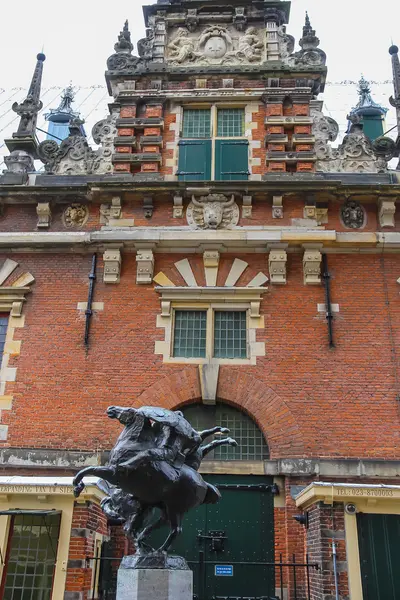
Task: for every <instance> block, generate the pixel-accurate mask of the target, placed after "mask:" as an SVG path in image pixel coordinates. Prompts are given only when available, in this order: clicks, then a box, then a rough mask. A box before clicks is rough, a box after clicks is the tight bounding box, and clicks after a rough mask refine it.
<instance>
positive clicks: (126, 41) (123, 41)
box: [114, 20, 133, 54]
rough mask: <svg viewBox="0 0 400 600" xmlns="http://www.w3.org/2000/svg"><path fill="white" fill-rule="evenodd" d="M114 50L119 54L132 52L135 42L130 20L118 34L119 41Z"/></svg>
mask: <svg viewBox="0 0 400 600" xmlns="http://www.w3.org/2000/svg"><path fill="white" fill-rule="evenodd" d="M114 50H115V52H116V53H117V54H119V53H120V52H122V53H123V54H131V53H132V50H133V44H132V42H131V32H130V31H129V23H128V20H126V21H125V23H124V27H123V29H122V31H121V32H120V34H119V36H118V42H117V43H116V44H115V45H114Z"/></svg>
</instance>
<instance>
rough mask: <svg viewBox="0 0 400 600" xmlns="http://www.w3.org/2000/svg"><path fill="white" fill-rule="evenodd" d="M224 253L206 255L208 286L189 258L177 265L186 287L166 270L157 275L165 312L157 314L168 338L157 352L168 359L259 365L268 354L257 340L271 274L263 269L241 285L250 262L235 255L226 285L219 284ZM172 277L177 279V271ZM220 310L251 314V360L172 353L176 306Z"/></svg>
mask: <svg viewBox="0 0 400 600" xmlns="http://www.w3.org/2000/svg"><path fill="white" fill-rule="evenodd" d="M219 259H220V255H219V252H218V251H206V252H204V254H203V264H204V280H205V282H206V285H205V286H201V285H199V284H198V282H197V280H196V276H195V272H194V269H193V268H192V265H191V262H190V260H189V259H187V258H184V259H182V260H180V261H178V262H176V263H175V264H174V267H175V269H176V272H177V275H178V273H179V275H180V276H181V277H182V278H183V280H184V282H185V284H186V285H185V286H181V285H177V284H176V283H174V281H172V280H171V279H170V278H169V277H167V275H165V273H163V272H162V271H161V272H159V273H157V275H156V276H155V277H154V282H155V283H156V291H157V292H158V293H159V294H160V297H161V314H159V315H158V317H157V327H159V328H163V329H164V330H165V337H164V340H160V341H157V342H156V344H155V353H156V354H162V355H163V360H164V362H172V363H183V362H187V363H194V364H210V363H211V364H256V361H257V357H259V356H265V343H264V342H258V341H257V340H256V330H257V329H263V328H264V317H263V316H261V315H260V304H261V300H262V296H263V294H265V293H266V292H267V290H268V288H266V287H264V286H265V284H266V283H267V282H268V277H267V275H265V273H263V272H259V273H258V274H257V275H256V276H255V277H253V279H252V280H251V281H250V282H249V283H248V284H247V285H246V286H245V287H240V286H238V285H237V283H238V281H239V279H240V277H241V276H242V275H243V273H244V272H245V271H246V269H247V268H248V267H249V264H248V263H247V262H245V261H244V260H241V259H240V258H235V259H234V260H233V262H232V265H231V268H230V270H229V273H228V275H227V277H226V278H225V280H224V282H223V285H221V286H217V281H218V271H219ZM171 278H172V279H175V277H174V276H173V274H171ZM209 307H212V308H214V309H217V310H218V309H219V310H232V309H236V310H246V311H247V313H248V358H247V359H216V358H211V357H208V358H204V359H199V358H196V359H192V358H175V357H173V356H172V354H171V346H172V337H173V315H174V308H187V309H199V308H201V309H204V308H209Z"/></svg>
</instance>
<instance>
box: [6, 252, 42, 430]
mask: <svg viewBox="0 0 400 600" xmlns="http://www.w3.org/2000/svg"><path fill="white" fill-rule="evenodd" d="M34 281H35V278H34V276H33V275H32V274H31V273H29V272H27V271H24V270H23V269H21V268H20V266H19V264H18V263H17V262H16V261H15V260H12V259H11V258H7V259H6V260H5V261H4V262H3V264H2V265H1V267H0V313H6V314H9V315H10V316H9V319H8V326H7V333H6V340H5V344H4V350H3V356H2V358H1V367H0V412H1V413H2V412H3V411H4V410H11V409H12V404H13V397H12V396H11V395H7V390H6V387H7V383H8V382H12V381H15V380H16V377H17V368H16V367H14V366H13V367H10V366H9V363H10V358H12V357H15V356H19V354H20V352H21V341H20V340H14V332H15V330H16V329H20V328H22V327H24V324H25V317H24V315H23V314H22V313H23V306H24V303H25V302H26V296H27V294H28V293H29V292H30V291H31V289H30V286H31V285H32V283H33V282H34ZM7 436H8V425H4V424H0V440H1V441H4V440H6V439H7Z"/></svg>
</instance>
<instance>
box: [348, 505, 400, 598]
mask: <svg viewBox="0 0 400 600" xmlns="http://www.w3.org/2000/svg"><path fill="white" fill-rule="evenodd" d="M357 526H358V540H359V549H360V562H361V578H362V586H363V596H364V600H399V598H400V571H399V568H400V515H372V514H363V513H359V514H358V515H357Z"/></svg>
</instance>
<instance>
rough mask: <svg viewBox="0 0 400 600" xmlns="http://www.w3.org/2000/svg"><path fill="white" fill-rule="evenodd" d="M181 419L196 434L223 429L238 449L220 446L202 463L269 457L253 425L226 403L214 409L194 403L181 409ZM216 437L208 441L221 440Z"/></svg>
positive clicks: (263, 442) (261, 438) (260, 434)
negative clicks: (207, 430)
mask: <svg viewBox="0 0 400 600" xmlns="http://www.w3.org/2000/svg"><path fill="white" fill-rule="evenodd" d="M183 413H184V415H185V418H186V419H187V420H188V421H189V422H190V423H191V424H192V425H193V427H194V428H195V429H197V430H198V431H202V430H204V429H211V428H212V427H215V426H220V427H227V428H228V429H229V430H230V434H229V436H230V437H233V438H234V439H235V440H236V441H237V443H238V447H237V448H234V447H232V446H228V445H227V446H220V447H219V448H216V450H214V451H213V452H210V454H209V455H208V456H207V458H206V459H205V460H226V461H229V460H253V461H254V460H265V459H267V458H269V450H268V446H267V444H266V442H265V439H264V436H263V434H262V432H261V431H260V429H259V428H258V426H257V425H256V423H254V421H253V420H252V419H251V418H250V417H248V416H247V415H246V414H244V413H243V412H241V411H240V410H238V409H236V408H233V407H232V406H228V405H226V404H222V403H217V404H216V405H215V406H205V405H204V404H194V405H191V406H188V407H186V408H184V409H183ZM223 437H227V436H221V435H216V436H214V438H212V437H210V438H207V440H206V441H207V442H209V441H211V440H212V439H222V438H223Z"/></svg>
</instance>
